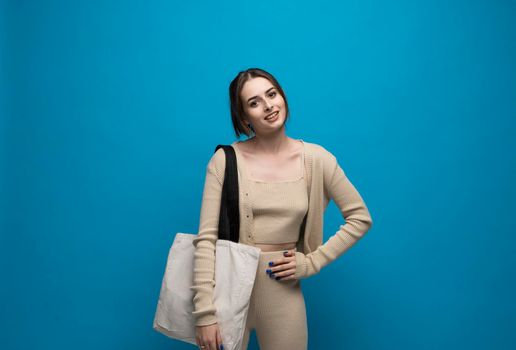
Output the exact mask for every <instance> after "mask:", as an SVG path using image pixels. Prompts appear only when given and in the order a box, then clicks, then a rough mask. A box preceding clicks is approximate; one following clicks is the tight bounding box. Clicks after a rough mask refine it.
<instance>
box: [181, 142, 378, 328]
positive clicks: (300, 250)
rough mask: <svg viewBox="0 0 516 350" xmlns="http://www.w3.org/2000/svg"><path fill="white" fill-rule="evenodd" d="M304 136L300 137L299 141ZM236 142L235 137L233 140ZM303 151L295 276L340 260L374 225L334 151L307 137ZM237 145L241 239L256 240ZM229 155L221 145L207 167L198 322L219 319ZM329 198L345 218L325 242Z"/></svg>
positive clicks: (196, 286) (197, 275) (198, 256)
mask: <svg viewBox="0 0 516 350" xmlns="http://www.w3.org/2000/svg"><path fill="white" fill-rule="evenodd" d="M300 141H302V140H300ZM235 143H236V142H233V144H232V145H234V144H235ZM303 144H304V152H305V176H307V180H308V190H309V207H308V213H307V215H306V217H305V220H306V221H305V222H304V223H303V225H302V227H301V232H300V238H299V241H298V244H297V251H296V274H295V277H296V278H297V279H303V278H306V277H309V276H312V275H314V274H316V273H318V272H319V271H320V270H321V268H323V267H324V266H326V265H327V264H329V263H330V262H332V261H333V260H335V259H337V258H338V257H339V256H340V255H342V254H343V253H344V252H345V251H346V250H348V249H349V248H350V247H351V246H353V245H354V244H355V243H356V242H357V241H358V240H359V239H360V238H361V237H363V235H364V234H365V233H366V232H367V231H368V230H369V229H370V228H371V226H372V219H371V215H370V213H369V210H368V209H367V207H366V204H365V203H364V201H363V200H362V197H361V196H360V194H359V193H358V191H357V190H356V189H355V187H354V186H353V184H352V183H351V182H350V181H349V180H348V178H347V177H346V175H345V173H344V171H343V170H342V168H341V167H340V166H339V164H338V162H337V159H336V158H335V156H334V155H333V154H332V153H330V152H329V151H328V150H326V149H325V148H324V147H322V146H320V145H318V144H315V143H311V142H306V141H303ZM237 148H238V146H236V147H234V149H235V150H236V156H237V168H238V181H239V192H240V193H239V207H240V240H239V243H244V244H248V245H254V236H253V231H252V228H253V224H252V223H253V211H252V198H251V195H250V194H251V193H250V191H249V190H248V186H249V185H248V182H247V181H246V179H247V177H246V169H244V167H243V164H244V161H243V160H242V155H241V154H240V152H239V151H238V149H237ZM225 164H226V158H225V154H224V150H223V149H219V150H217V152H215V153H214V154H213V156H212V157H211V159H210V161H209V162H208V165H207V166H206V179H205V184H204V191H203V198H202V206H201V214H200V222H199V232H198V236H197V237H196V238H195V239H194V245H195V247H196V250H195V262H194V283H193V286H192V287H191V289H192V290H193V291H195V295H194V299H193V301H194V308H195V310H194V311H193V312H192V314H193V315H194V316H195V318H196V325H198V326H200V325H208V324H212V323H215V322H217V319H216V316H215V311H216V309H215V307H214V305H213V300H212V297H213V288H214V286H215V280H214V272H215V243H216V240H217V231H218V219H219V210H220V198H221V192H222V184H223V181H224V170H225ZM330 199H332V200H334V202H335V204H336V205H337V206H338V208H339V210H340V212H341V213H342V217H343V218H344V219H345V221H346V223H345V224H343V225H340V227H339V229H338V230H337V232H336V233H335V234H334V235H333V236H331V237H330V238H329V239H328V240H327V241H326V242H325V243H324V244H323V241H322V240H323V215H324V212H325V210H326V207H327V206H328V203H329V201H330Z"/></svg>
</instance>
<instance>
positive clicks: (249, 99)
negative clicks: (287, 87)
mask: <svg viewBox="0 0 516 350" xmlns="http://www.w3.org/2000/svg"><path fill="white" fill-rule="evenodd" d="M272 89H274V86H273V87H271V88H268V89H267V91H265V93H268V92H269V91H270V90H272ZM257 97H258V96H253V97H249V98H248V99H247V102H249V101H251V100H252V99H253V98H257Z"/></svg>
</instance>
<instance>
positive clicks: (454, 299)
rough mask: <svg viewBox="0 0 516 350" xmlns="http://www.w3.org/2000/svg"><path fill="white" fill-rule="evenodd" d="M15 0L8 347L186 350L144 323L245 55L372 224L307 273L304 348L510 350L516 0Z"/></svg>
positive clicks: (3, 330) (4, 175)
mask: <svg viewBox="0 0 516 350" xmlns="http://www.w3.org/2000/svg"><path fill="white" fill-rule="evenodd" d="M1 4H2V5H1V6H2V18H1V22H0V24H1V33H2V36H1V46H0V52H1V55H0V57H1V58H0V73H1V88H0V96H1V100H0V101H1V103H0V107H1V110H0V113H1V123H0V132H1V133H0V138H1V140H2V141H1V152H0V156H1V172H0V174H1V184H2V186H1V189H0V191H1V192H0V201H1V203H0V205H1V208H0V209H1V214H2V216H1V226H0V229H1V242H0V244H1V247H2V252H1V258H0V259H1V260H0V262H1V264H2V265H1V266H2V269H1V271H2V283H1V285H2V287H1V295H0V303H1V305H2V306H1V308H2V309H1V310H0V317H1V324H0V334H1V339H0V347H1V348H2V349H68V348H72V347H73V348H74V349H77V350H79V349H92V348H96V349H150V348H152V349H170V348H173V349H191V348H193V347H191V346H189V345H186V344H183V343H181V342H178V341H175V340H172V339H169V338H167V337H165V336H163V335H161V334H159V333H157V332H155V331H154V330H153V329H152V320H153V317H154V312H155V307H156V302H157V298H158V295H159V288H160V285H161V278H162V275H163V272H164V267H165V263H166V257H167V254H168V249H169V247H170V245H171V243H172V240H173V236H174V234H175V233H176V232H196V231H197V229H198V220H199V211H200V205H201V198H202V189H203V181H204V175H205V167H206V164H207V162H208V160H209V158H210V157H211V155H212V153H213V151H214V148H215V146H216V145H217V144H220V143H231V142H233V141H234V140H235V139H236V138H235V135H234V133H233V130H232V126H231V121H230V115H229V109H228V86H229V83H230V81H231V79H233V77H234V76H235V75H236V74H237V73H238V71H240V70H243V69H246V68H249V67H260V68H263V69H266V70H268V71H269V72H271V73H272V74H273V75H275V76H276V77H277V79H278V80H279V82H280V84H282V86H283V88H284V89H285V92H286V94H287V97H288V101H289V103H290V106H291V119H290V121H289V123H288V126H287V134H288V135H289V136H291V137H294V138H301V139H303V140H305V141H308V142H314V143H318V144H320V145H322V146H324V147H325V148H327V149H328V150H329V151H331V152H332V153H334V154H335V156H336V157H337V159H338V161H339V163H340V165H341V166H342V168H343V169H344V170H345V171H346V173H347V175H348V177H349V178H350V180H351V181H352V182H353V184H354V185H355V186H356V187H357V189H358V190H359V192H360V193H361V195H362V196H363V198H364V200H365V201H366V204H367V205H368V207H369V209H370V212H371V214H372V216H373V220H374V225H373V228H372V229H371V231H369V232H368V234H367V235H366V236H365V237H364V238H363V240H361V241H360V242H359V243H358V244H357V245H356V246H354V247H353V248H352V249H351V250H349V251H348V252H347V253H346V254H344V255H343V256H342V257H341V258H339V259H338V260H337V261H335V262H334V263H332V264H330V265H329V266H327V267H326V268H325V269H324V270H323V271H322V272H321V273H320V274H318V275H316V276H313V277H312V278H310V279H308V280H305V282H303V288H304V293H305V298H306V301H307V312H308V319H309V348H310V349H336V348H343V349H355V350H358V349H364V350H365V349H367V350H369V349H371V350H373V349H374V350H378V349H458V348H461V349H462V348H464V349H486V348H489V349H514V348H515V347H516V332H514V329H515V328H514V327H515V326H516V301H515V297H514V296H515V295H516V274H515V273H514V271H515V265H516V264H515V263H516V255H515V254H514V245H515V243H516V238H515V230H514V228H513V226H512V222H511V220H512V215H514V212H515V209H516V206H515V197H516V191H515V181H514V179H515V176H514V175H515V165H516V157H515V152H514V150H515V149H516V147H515V146H516V145H515V137H514V136H515V135H516V130H515V124H516V123H515V120H516V118H515V117H516V115H515V114H516V113H515V112H516V102H515V101H516V79H515V78H516V70H515V63H514V62H516V40H515V39H516V29H515V25H514V20H515V17H516V16H515V15H516V5H515V3H514V2H512V1H489V0H484V1H475V0H469V1H453V0H452V1H450V0H448V1H442V0H437V1H436V0H427V1H394V2H386V1H374V0H360V1H358V0H357V1H346V2H339V1H318V2H313V1H253V2H251V1H195V2H187V1H176V2H172V1H99V0H95V1H92V0H89V1H22V0H16V1H15V0H13V1H3V2H2V3H1ZM241 139H242V140H243V139H244V138H241ZM342 223H343V219H342V218H341V217H340V214H339V212H338V211H337V208H336V206H335V205H334V203H333V202H332V203H331V204H330V206H329V207H328V210H327V212H326V216H325V225H324V230H325V240H326V239H328V238H329V237H330V236H331V235H332V234H334V233H335V232H336V230H337V229H338V228H339V225H340V224H342ZM257 348H258V346H257V344H256V337H255V336H253V338H252V339H251V346H250V349H257Z"/></svg>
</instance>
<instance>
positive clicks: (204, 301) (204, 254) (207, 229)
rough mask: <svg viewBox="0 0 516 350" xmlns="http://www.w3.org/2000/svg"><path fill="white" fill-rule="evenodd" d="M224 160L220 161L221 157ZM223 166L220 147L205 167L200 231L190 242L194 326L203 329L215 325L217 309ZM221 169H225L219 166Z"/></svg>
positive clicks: (222, 153)
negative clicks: (216, 272)
mask: <svg viewBox="0 0 516 350" xmlns="http://www.w3.org/2000/svg"><path fill="white" fill-rule="evenodd" d="M221 157H223V158H221ZM221 161H222V166H224V167H225V153H224V150H223V149H222V148H220V149H218V150H217V152H215V154H214V155H213V157H212V158H211V159H210V161H209V163H208V165H207V167H206V178H205V182H204V191H203V197H202V205H201V214H200V221H199V232H198V235H197V237H195V239H194V240H193V244H194V245H195V247H196V248H195V254H194V280H193V286H192V287H191V290H194V291H195V295H194V298H193V302H194V311H193V312H192V314H193V315H194V316H195V318H196V325H197V326H205V325H209V324H213V323H216V322H217V318H216V316H215V312H216V308H215V306H214V304H213V289H214V287H215V277H214V276H215V246H216V243H217V239H218V225H219V215H220V212H219V211H220V199H221V195H222V184H223V181H224V178H223V176H224V173H223V172H222V173H221V171H220V165H219V164H220V163H221ZM222 169H224V168H223V167H222Z"/></svg>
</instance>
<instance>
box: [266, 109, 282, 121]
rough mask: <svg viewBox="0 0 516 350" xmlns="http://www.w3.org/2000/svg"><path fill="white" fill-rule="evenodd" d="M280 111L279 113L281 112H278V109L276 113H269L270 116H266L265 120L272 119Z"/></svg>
mask: <svg viewBox="0 0 516 350" xmlns="http://www.w3.org/2000/svg"><path fill="white" fill-rule="evenodd" d="M278 113H279V112H278V111H276V112H274V113H271V114H269V115H268V116H266V117H265V120H269V119H272V118H274V117H276V115H277V114H278Z"/></svg>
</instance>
